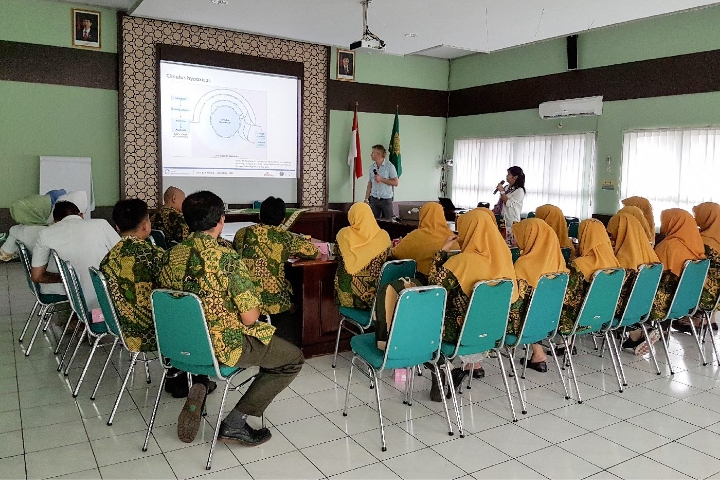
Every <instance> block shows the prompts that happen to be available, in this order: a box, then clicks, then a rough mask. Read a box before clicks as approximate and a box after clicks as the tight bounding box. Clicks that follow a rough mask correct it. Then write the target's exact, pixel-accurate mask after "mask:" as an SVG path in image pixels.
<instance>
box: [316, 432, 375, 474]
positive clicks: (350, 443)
mask: <svg viewBox="0 0 720 480" xmlns="http://www.w3.org/2000/svg"><path fill="white" fill-rule="evenodd" d="M302 453H303V455H305V456H306V457H307V458H308V460H310V461H311V462H312V464H313V465H315V467H316V468H318V469H319V470H320V471H321V472H322V473H323V474H325V475H326V476H328V477H329V476H331V475H336V474H339V473H343V472H347V471H349V470H355V469H357V468H360V467H364V466H366V465H370V464H372V463H376V462H377V459H376V458H375V457H374V456H373V455H371V454H370V453H368V451H367V450H365V449H364V448H363V447H361V446H360V445H359V444H358V443H357V442H355V441H354V440H353V439H351V438H349V437H345V438H341V439H339V440H333V441H332V442H327V443H323V444H320V445H315V446H314V447H308V448H304V449H303V450H302Z"/></svg>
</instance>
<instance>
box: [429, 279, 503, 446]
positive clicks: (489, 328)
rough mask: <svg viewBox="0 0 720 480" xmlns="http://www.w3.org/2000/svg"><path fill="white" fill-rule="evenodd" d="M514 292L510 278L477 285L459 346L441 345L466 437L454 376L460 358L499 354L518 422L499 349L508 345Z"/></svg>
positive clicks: (459, 338)
mask: <svg viewBox="0 0 720 480" xmlns="http://www.w3.org/2000/svg"><path fill="white" fill-rule="evenodd" d="M512 291H513V282H512V280H510V279H508V278H502V279H498V280H483V281H480V282H477V283H476V284H475V286H474V287H473V291H472V294H471V295H470V303H469V305H468V309H467V312H466V313H465V320H464V321H463V324H462V326H461V327H460V334H459V336H458V341H457V343H450V342H442V347H441V353H442V354H443V357H445V359H446V361H445V364H444V367H445V378H447V379H448V384H449V385H450V390H451V391H452V400H453V407H454V408H455V415H456V417H457V424H458V431H459V432H460V436H461V437H464V436H465V434H464V433H463V427H462V419H461V416H460V409H459V407H458V402H457V396H456V395H455V388H456V387H458V386H459V385H454V384H453V380H452V375H451V370H450V366H451V363H450V362H451V361H452V360H454V359H455V358H457V357H458V356H460V355H474V354H477V353H483V352H488V351H494V352H495V353H496V354H497V360H498V364H499V365H500V371H501V372H502V378H503V382H504V383H505V392H506V393H507V397H508V401H509V402H510V411H511V412H512V417H513V422H517V417H516V416H515V407H514V405H513V401H512V395H511V394H510V385H508V381H507V375H506V374H505V364H504V363H503V360H502V358H503V356H502V355H501V354H500V349H501V348H502V347H503V346H504V345H505V332H506V331H507V324H508V315H509V314H510V303H511V297H512ZM471 379H472V375H468V384H469V382H470V381H471ZM468 386H469V385H468Z"/></svg>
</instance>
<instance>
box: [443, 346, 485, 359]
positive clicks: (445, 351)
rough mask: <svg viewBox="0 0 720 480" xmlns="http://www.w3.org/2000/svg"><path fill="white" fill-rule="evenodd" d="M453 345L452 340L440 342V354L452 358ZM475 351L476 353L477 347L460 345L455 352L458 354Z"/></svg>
mask: <svg viewBox="0 0 720 480" xmlns="http://www.w3.org/2000/svg"><path fill="white" fill-rule="evenodd" d="M455 345H456V344H455V343H453V342H442V347H441V350H442V354H443V355H445V356H446V357H448V358H454V357H451V356H452V355H453V354H454V353H455ZM476 353H478V349H477V347H471V346H467V345H460V347H459V348H458V352H457V354H458V355H475V354H476Z"/></svg>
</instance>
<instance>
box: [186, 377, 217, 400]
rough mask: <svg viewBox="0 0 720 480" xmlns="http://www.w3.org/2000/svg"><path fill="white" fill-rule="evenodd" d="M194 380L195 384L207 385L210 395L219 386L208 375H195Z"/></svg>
mask: <svg viewBox="0 0 720 480" xmlns="http://www.w3.org/2000/svg"><path fill="white" fill-rule="evenodd" d="M192 380H193V384H195V383H202V384H203V385H205V387H206V388H207V393H208V395H210V394H211V393H212V392H214V391H215V389H216V388H217V383H215V382H213V381H212V380H210V379H209V378H208V376H207V375H193V376H192Z"/></svg>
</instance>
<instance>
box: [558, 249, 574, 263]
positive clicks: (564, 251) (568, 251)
mask: <svg viewBox="0 0 720 480" xmlns="http://www.w3.org/2000/svg"><path fill="white" fill-rule="evenodd" d="M560 253H562V256H563V258H564V259H565V263H568V262H569V261H570V254H571V253H572V249H571V248H570V247H560Z"/></svg>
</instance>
